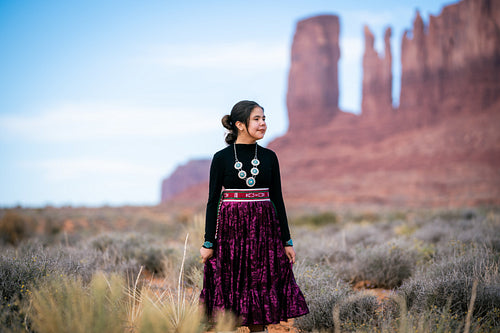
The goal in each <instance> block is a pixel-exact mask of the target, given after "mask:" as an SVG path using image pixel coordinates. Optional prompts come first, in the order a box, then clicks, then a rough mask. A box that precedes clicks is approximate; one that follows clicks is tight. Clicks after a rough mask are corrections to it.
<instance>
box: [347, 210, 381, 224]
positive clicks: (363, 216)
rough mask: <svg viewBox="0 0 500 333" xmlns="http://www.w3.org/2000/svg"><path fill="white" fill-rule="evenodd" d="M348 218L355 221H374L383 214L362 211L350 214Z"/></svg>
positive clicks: (379, 218)
mask: <svg viewBox="0 0 500 333" xmlns="http://www.w3.org/2000/svg"><path fill="white" fill-rule="evenodd" d="M347 218H348V219H349V220H350V221H352V222H355V223H373V222H378V221H380V220H381V219H382V216H381V215H380V214H378V213H375V212H372V211H365V212H361V213H355V214H349V215H347Z"/></svg>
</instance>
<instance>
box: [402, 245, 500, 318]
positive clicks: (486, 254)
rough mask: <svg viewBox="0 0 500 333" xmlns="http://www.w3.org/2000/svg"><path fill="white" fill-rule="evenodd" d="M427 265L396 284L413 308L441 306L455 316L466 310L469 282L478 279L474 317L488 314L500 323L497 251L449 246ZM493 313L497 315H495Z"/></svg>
mask: <svg viewBox="0 0 500 333" xmlns="http://www.w3.org/2000/svg"><path fill="white" fill-rule="evenodd" d="M452 247H453V248H455V250H450V251H447V252H445V253H441V254H440V255H439V256H438V257H437V258H436V259H435V261H434V262H433V263H432V264H431V265H430V266H428V267H426V268H423V269H421V270H420V271H418V272H417V273H416V274H415V276H413V277H412V278H411V279H409V280H408V281H405V283H403V285H402V286H401V287H400V288H399V293H401V294H402V295H403V296H404V297H405V299H406V302H407V304H408V306H409V309H410V310H411V311H412V312H425V311H429V310H431V309H435V308H438V309H443V308H445V307H446V306H447V304H448V303H449V311H450V313H451V314H452V315H456V316H458V318H464V317H465V315H466V314H467V311H468V307H469V302H470V299H471V293H472V285H473V282H474V281H477V282H478V286H477V295H476V299H475V305H474V316H475V318H483V319H484V320H486V318H489V319H487V320H490V319H491V320H492V324H493V325H500V317H499V316H498V312H499V306H498V304H500V272H499V258H498V254H495V253H493V252H492V251H491V250H490V249H488V248H484V247H477V246H467V247H462V245H461V244H460V245H459V244H457V245H454V246H452ZM495 317H496V319H495Z"/></svg>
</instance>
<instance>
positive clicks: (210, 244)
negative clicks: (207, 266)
mask: <svg viewBox="0 0 500 333" xmlns="http://www.w3.org/2000/svg"><path fill="white" fill-rule="evenodd" d="M213 246H214V243H212V242H209V241H205V243H203V245H202V247H204V248H205V249H211V248H212V247H213Z"/></svg>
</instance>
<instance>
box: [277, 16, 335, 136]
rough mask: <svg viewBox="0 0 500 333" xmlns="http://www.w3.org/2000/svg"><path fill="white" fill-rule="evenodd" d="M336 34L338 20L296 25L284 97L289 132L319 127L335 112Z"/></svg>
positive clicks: (319, 19) (329, 18)
mask: <svg viewBox="0 0 500 333" xmlns="http://www.w3.org/2000/svg"><path fill="white" fill-rule="evenodd" d="M339 31H340V28H339V19H338V17H337V16H331V15H323V16H316V17H312V18H309V19H306V20H303V21H300V22H299V23H298V24H297V30H296V32H295V36H294V38H293V44H292V59H291V66H290V73H289V77H288V92H287V97H286V104H287V108H288V116H289V130H290V131H295V130H305V129H312V128H315V127H316V126H321V125H323V124H325V123H328V122H329V121H330V120H331V119H332V118H333V117H334V116H335V114H336V113H337V112H338V105H339V84H338V61H339V58H340V49H339Z"/></svg>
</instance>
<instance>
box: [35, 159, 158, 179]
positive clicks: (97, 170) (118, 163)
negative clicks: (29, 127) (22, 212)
mask: <svg viewBox="0 0 500 333" xmlns="http://www.w3.org/2000/svg"><path fill="white" fill-rule="evenodd" d="M27 167H30V168H41V169H42V171H43V174H44V176H45V178H46V180H47V181H49V182H64V181H69V180H80V181H81V180H82V179H88V178H89V177H91V178H93V177H96V176H97V178H108V179H109V178H114V179H115V178H116V177H118V178H128V179H143V178H144V177H145V175H157V174H161V173H162V172H163V171H164V170H163V169H162V168H161V167H160V168H159V167H154V166H151V165H146V164H137V163H133V162H131V161H128V160H111V159H103V158H95V157H74V158H55V159H48V160H42V161H35V162H30V164H29V165H27Z"/></svg>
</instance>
